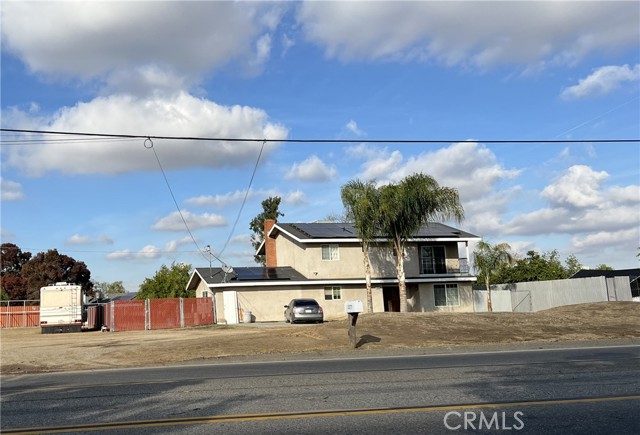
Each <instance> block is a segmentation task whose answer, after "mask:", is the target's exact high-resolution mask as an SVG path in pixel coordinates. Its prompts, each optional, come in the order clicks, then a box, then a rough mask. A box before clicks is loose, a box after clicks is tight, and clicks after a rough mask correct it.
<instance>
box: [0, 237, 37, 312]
mask: <svg viewBox="0 0 640 435" xmlns="http://www.w3.org/2000/svg"><path fill="white" fill-rule="evenodd" d="M0 249H1V251H2V255H1V256H0V281H1V282H0V288H2V292H3V293H4V294H5V295H6V296H7V297H8V298H9V299H11V300H18V299H27V283H26V281H25V280H24V278H23V277H22V267H23V266H24V265H25V264H26V263H27V262H28V261H29V259H30V258H31V252H22V250H21V249H20V248H19V247H18V246H16V245H14V244H13V243H3V244H2V246H1V247H0Z"/></svg>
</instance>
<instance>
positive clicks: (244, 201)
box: [220, 140, 266, 255]
mask: <svg viewBox="0 0 640 435" xmlns="http://www.w3.org/2000/svg"><path fill="white" fill-rule="evenodd" d="M265 144H266V140H264V141H262V146H261V147H260V153H259V154H258V158H257V159H256V165H255V166H254V167H253V172H252V173H251V178H250V179H249V186H248V187H247V191H246V192H245V194H244V198H243V199H242V204H241V205H240V210H238V215H237V216H236V220H235V222H234V223H233V227H232V228H231V231H230V232H229V237H227V240H226V241H225V242H224V245H223V246H222V249H221V250H220V255H222V253H223V252H224V250H225V249H227V245H228V244H229V241H231V237H232V236H233V233H234V232H235V230H236V226H237V225H238V221H239V220H240V215H241V214H242V209H243V208H244V205H245V204H246V202H247V197H248V196H249V192H250V191H251V185H252V184H253V178H254V177H255V176H256V171H257V170H258V164H259V163H260V158H261V157H262V151H264V146H265Z"/></svg>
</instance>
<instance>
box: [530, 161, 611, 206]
mask: <svg viewBox="0 0 640 435" xmlns="http://www.w3.org/2000/svg"><path fill="white" fill-rule="evenodd" d="M608 176H609V174H607V173H606V172H605V171H600V172H596V171H594V170H593V169H591V168H590V167H589V166H584V165H575V166H572V167H570V168H569V169H568V170H567V172H566V173H565V174H563V175H562V176H561V177H559V178H558V179H557V180H555V181H554V182H553V183H552V184H550V185H548V186H547V187H545V188H544V190H543V191H542V196H543V197H545V198H547V199H548V200H549V202H551V204H553V205H555V206H568V207H590V206H594V205H597V204H598V203H600V202H601V201H602V199H601V197H600V193H599V189H600V185H601V184H602V182H603V181H604V180H606V179H607V177H608Z"/></svg>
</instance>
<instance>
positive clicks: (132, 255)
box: [107, 236, 193, 260]
mask: <svg viewBox="0 0 640 435" xmlns="http://www.w3.org/2000/svg"><path fill="white" fill-rule="evenodd" d="M191 243H193V241H192V240H191V237H189V236H186V237H183V238H181V239H178V240H171V241H169V242H167V244H166V245H165V247H164V250H162V249H160V248H159V247H157V246H155V245H146V246H144V247H143V248H142V249H140V250H139V251H131V250H130V249H122V250H119V251H115V252H111V253H110V254H107V259H108V260H155V259H157V258H161V257H162V255H163V254H170V253H172V252H175V251H176V250H177V249H178V248H179V247H181V246H184V245H189V244H191Z"/></svg>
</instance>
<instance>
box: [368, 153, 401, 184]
mask: <svg viewBox="0 0 640 435" xmlns="http://www.w3.org/2000/svg"><path fill="white" fill-rule="evenodd" d="M365 155H366V154H365ZM370 156H371V157H370V158H369V159H368V160H367V161H366V162H364V163H363V164H362V168H363V171H362V172H361V173H360V174H359V175H358V177H359V178H364V179H365V180H379V181H382V182H385V181H388V179H389V178H390V177H391V174H392V173H393V172H395V171H397V170H398V168H399V167H400V165H401V164H402V161H403V157H402V153H400V151H398V150H396V151H393V152H391V153H389V152H388V151H387V149H386V148H385V149H384V150H381V151H380V152H379V153H377V154H376V155H370Z"/></svg>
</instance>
